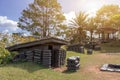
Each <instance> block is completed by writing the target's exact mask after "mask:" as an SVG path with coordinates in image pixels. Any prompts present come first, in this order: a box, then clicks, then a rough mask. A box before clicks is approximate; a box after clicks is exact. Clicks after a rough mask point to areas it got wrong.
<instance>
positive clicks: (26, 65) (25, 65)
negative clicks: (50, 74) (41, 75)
mask: <svg viewBox="0 0 120 80" xmlns="http://www.w3.org/2000/svg"><path fill="white" fill-rule="evenodd" d="M0 67H3V68H11V67H13V68H20V69H23V70H27V71H28V72H29V73H32V72H34V71H38V70H41V69H48V68H46V67H44V66H42V65H40V64H36V63H32V62H16V63H10V64H6V65H1V66H0Z"/></svg>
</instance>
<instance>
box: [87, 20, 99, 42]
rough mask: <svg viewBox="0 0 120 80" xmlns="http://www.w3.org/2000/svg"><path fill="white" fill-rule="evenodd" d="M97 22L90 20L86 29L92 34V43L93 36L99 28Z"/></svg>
mask: <svg viewBox="0 0 120 80" xmlns="http://www.w3.org/2000/svg"><path fill="white" fill-rule="evenodd" d="M95 22H96V21H95V19H94V18H90V19H89V20H88V25H87V27H86V30H87V31H89V32H90V41H92V39H93V34H94V32H95V30H96V28H97V25H96V23H95Z"/></svg>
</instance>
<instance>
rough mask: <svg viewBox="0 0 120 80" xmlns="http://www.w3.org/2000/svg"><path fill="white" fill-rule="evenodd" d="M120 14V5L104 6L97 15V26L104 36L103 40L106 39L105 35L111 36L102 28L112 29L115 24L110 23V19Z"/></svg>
mask: <svg viewBox="0 0 120 80" xmlns="http://www.w3.org/2000/svg"><path fill="white" fill-rule="evenodd" d="M118 13H120V8H119V6H118V5H104V6H103V7H101V8H100V9H99V10H98V11H97V13H96V19H97V25H98V28H97V29H98V30H99V31H100V33H101V34H102V39H105V34H108V36H109V34H110V33H107V32H108V30H107V29H106V30H107V31H105V29H101V28H105V27H107V28H111V29H112V25H113V23H111V22H110V18H111V16H113V15H115V14H118Z"/></svg>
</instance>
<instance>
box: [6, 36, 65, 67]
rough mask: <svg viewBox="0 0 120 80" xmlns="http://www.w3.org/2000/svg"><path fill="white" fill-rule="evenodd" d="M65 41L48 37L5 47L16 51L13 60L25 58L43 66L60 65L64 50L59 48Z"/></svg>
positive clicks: (63, 57) (63, 61) (63, 59)
mask: <svg viewBox="0 0 120 80" xmlns="http://www.w3.org/2000/svg"><path fill="white" fill-rule="evenodd" d="M62 45H67V41H64V40H62V39H58V38H54V37H48V38H43V39H41V40H37V41H32V42H27V43H22V44H17V45H14V46H10V47H7V49H8V50H9V51H11V52H12V51H17V52H18V53H19V54H17V55H16V56H15V57H14V59H13V61H15V62H16V61H20V60H25V61H29V62H35V63H38V64H42V65H43V66H45V67H49V68H51V67H60V66H62V65H64V64H65V59H66V51H65V50H63V49H61V46H62Z"/></svg>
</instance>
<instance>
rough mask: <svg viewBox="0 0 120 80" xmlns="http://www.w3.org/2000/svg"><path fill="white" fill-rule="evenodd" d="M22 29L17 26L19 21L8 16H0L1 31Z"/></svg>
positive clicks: (18, 30)
mask: <svg viewBox="0 0 120 80" xmlns="http://www.w3.org/2000/svg"><path fill="white" fill-rule="evenodd" d="M21 31H22V30H21V29H20V28H18V27H17V22H16V21H13V20H10V19H8V18H7V16H0V32H8V33H15V32H21Z"/></svg>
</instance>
